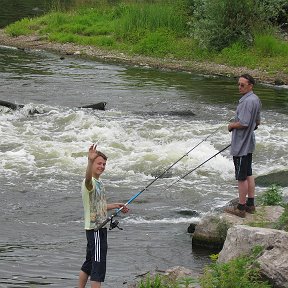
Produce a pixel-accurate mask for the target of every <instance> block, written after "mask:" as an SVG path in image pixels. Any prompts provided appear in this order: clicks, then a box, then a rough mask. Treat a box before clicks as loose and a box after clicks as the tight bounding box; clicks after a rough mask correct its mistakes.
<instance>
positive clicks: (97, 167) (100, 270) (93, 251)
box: [78, 145, 129, 288]
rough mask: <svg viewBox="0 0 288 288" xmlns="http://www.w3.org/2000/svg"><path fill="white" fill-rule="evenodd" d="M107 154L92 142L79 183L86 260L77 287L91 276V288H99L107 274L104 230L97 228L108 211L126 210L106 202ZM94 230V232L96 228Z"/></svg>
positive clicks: (105, 234)
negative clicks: (105, 174) (104, 174)
mask: <svg viewBox="0 0 288 288" xmlns="http://www.w3.org/2000/svg"><path fill="white" fill-rule="evenodd" d="M106 161H107V157H106V156H105V155H104V154H103V153H101V152H100V151H97V150H96V145H91V146H90V148H89V152H88V164H87V168H86V176H85V179H84V180H83V184H82V200H83V206H84V221H85V230H86V238H87V250H86V260H85V261H84V263H83V265H82V267H81V271H80V274H79V286H78V287H79V288H84V287H85V286H86V283H87V281H88V277H89V276H90V282H91V288H100V287H101V282H104V279H105V274H106V255H107V229H106V228H101V229H99V230H97V229H96V228H97V227H98V225H99V224H101V223H102V222H103V221H104V220H105V219H106V218H107V210H111V209H120V208H121V207H123V208H122V210H121V212H123V213H127V212H128V210H129V209H128V208H127V207H126V206H125V205H124V204H123V203H112V204H107V202H106V195H105V189H104V186H103V183H102V181H100V179H99V178H100V175H101V174H102V173H103V172H104V170H105V167H106ZM95 229H96V230H97V231H95Z"/></svg>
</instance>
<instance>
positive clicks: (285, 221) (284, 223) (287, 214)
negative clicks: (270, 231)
mask: <svg viewBox="0 0 288 288" xmlns="http://www.w3.org/2000/svg"><path fill="white" fill-rule="evenodd" d="M283 206H284V209H285V210H284V212H283V213H282V215H281V216H280V218H279V221H278V223H276V225H275V227H274V228H275V229H279V230H284V231H287V232H288V204H284V205H283Z"/></svg>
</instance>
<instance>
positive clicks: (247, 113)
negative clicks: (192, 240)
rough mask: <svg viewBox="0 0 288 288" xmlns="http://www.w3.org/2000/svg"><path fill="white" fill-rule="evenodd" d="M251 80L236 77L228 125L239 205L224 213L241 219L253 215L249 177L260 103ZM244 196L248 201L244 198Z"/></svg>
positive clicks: (250, 177)
mask: <svg viewBox="0 0 288 288" xmlns="http://www.w3.org/2000/svg"><path fill="white" fill-rule="evenodd" d="M254 85H255V80H254V79H253V77H252V76H251V75H249V74H243V75H241V76H240V77H239V80H238V87H239V93H240V95H241V96H242V97H241V98H240V100H239V104H238V106H237V109H236V116H235V120H234V122H232V123H230V124H229V125H228V131H229V132H232V141H231V150H230V153H231V155H232V156H233V162H234V166H235V178H236V180H238V193H239V203H238V205H237V207H235V206H232V207H227V208H226V209H225V211H226V212H228V213H231V214H234V215H237V216H239V217H242V218H244V217H245V216H246V212H248V213H254V212H255V203H254V198H255V181H254V177H253V176H252V153H253V152H254V150H255V134H254V130H255V129H257V128H258V125H260V109H261V101H260V99H259V98H258V97H257V96H256V95H255V94H254V92H253V87H254ZM247 196H248V199H246V197H247Z"/></svg>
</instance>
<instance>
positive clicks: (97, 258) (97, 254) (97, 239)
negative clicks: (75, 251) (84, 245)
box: [94, 231, 100, 262]
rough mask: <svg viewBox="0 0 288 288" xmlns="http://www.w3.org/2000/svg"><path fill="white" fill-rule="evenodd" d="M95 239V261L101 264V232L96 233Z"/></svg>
mask: <svg viewBox="0 0 288 288" xmlns="http://www.w3.org/2000/svg"><path fill="white" fill-rule="evenodd" d="M94 239H95V261H96V262H100V235H99V231H96V232H94Z"/></svg>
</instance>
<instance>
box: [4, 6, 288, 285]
mask: <svg viewBox="0 0 288 288" xmlns="http://www.w3.org/2000/svg"><path fill="white" fill-rule="evenodd" d="M14 2H15V1H14ZM16 2H17V1H16ZM22 2H23V1H22ZM9 3H10V2H9ZM40 3H41V1H40ZM2 4H3V3H2ZM39 5H40V4H39ZM2 6H3V5H2ZM5 7H6V6H5ZM38 7H39V6H38ZM30 8H31V7H30ZM9 11H11V9H10V10H9ZM33 11H36V10H33ZM13 15H14V14H13ZM235 84H236V81H235V80H233V79H223V78H217V77H208V76H203V75H196V74H189V73H176V72H163V71H162V72H160V71H155V70H152V69H148V68H147V69H140V68H137V67H126V66H123V65H111V64H110V65H109V64H105V63H100V62H94V61H87V60H80V59H75V58H69V57H67V58H66V59H62V60H61V59H60V57H59V55H56V54H50V53H46V52H43V51H21V50H17V49H12V48H8V47H1V48H0V95H1V97H0V100H5V101H10V102H13V103H18V104H25V107H24V108H23V109H21V110H18V111H10V110H9V109H8V108H5V107H0V137H1V138H0V139H1V140H0V163H1V166H0V184H1V186H0V187H1V188H0V194H1V202H0V209H1V222H0V231H1V234H0V287H42V286H49V287H59V288H63V287H76V285H77V276H78V271H79V268H80V266H81V264H82V261H83V257H84V255H85V242H86V240H85V233H84V229H83V210H82V202H81V195H80V183H81V181H82V179H83V177H84V173H85V168H86V163H87V157H86V156H87V149H88V146H89V145H90V143H92V142H98V145H99V149H101V150H102V151H103V152H104V153H106V154H107V155H108V157H109V159H108V164H107V169H106V171H105V173H104V175H103V181H104V183H105V184H106V190H107V194H108V198H109V199H108V200H109V202H111V201H123V202H125V201H127V200H128V199H129V198H130V197H131V196H133V195H134V194H135V193H137V192H138V191H140V190H142V189H143V188H144V187H145V186H146V185H148V184H149V183H151V181H153V179H155V175H159V173H161V172H162V171H164V170H165V169H166V168H167V167H169V166H170V165H171V164H172V163H173V162H175V161H176V160H177V159H179V158H180V157H181V156H182V155H184V154H185V153H186V152H187V151H189V150H190V149H191V148H193V147H195V146H197V145H198V144H199V143H201V144H200V145H199V146H198V147H197V148H195V149H194V150H193V151H192V152H191V153H189V155H188V156H187V157H185V158H184V159H183V160H182V161H180V162H179V163H177V164H176V165H175V166H174V167H173V168H172V169H171V171H170V172H171V175H169V177H167V178H163V179H159V180H157V181H156V182H155V183H154V184H153V185H151V187H149V189H148V190H146V191H144V192H143V193H142V194H141V195H140V196H139V197H138V198H137V199H136V200H135V201H133V202H132V203H131V205H130V209H131V210H130V213H129V214H128V215H125V216H121V217H119V218H120V219H119V220H120V225H121V227H122V228H123V229H124V230H123V231H120V230H117V229H115V230H112V231H109V234H108V241H109V251H108V271H107V278H106V281H105V284H104V285H103V287H126V286H127V285H126V284H125V283H126V282H127V281H128V282H132V281H134V280H135V277H136V276H137V275H138V274H141V273H144V272H147V271H153V270H155V269H157V268H158V269H160V270H164V269H167V268H170V267H172V266H178V265H180V266H185V267H187V268H191V269H192V270H194V271H200V270H201V269H202V267H203V265H204V264H205V263H209V257H208V255H209V251H200V250H195V249H193V250H192V245H191V237H190V235H189V234H188V233H186V231H187V228H188V226H189V224H190V223H192V222H193V223H195V222H197V221H199V219H200V218H201V217H202V215H204V214H205V213H207V212H209V211H211V210H213V209H214V208H216V207H219V206H222V205H223V204H224V203H225V202H226V201H228V200H230V199H232V198H234V197H236V195H237V188H236V183H235V180H234V178H233V165H232V161H231V157H230V155H229V151H228V150H225V151H224V152H223V153H221V154H220V155H218V156H217V157H215V158H213V159H212V160H210V161H209V162H207V163H206V164H205V165H203V166H202V167H200V168H199V169H197V170H196V171H194V172H193V173H191V174H189V175H188V176H187V177H186V178H185V179H183V180H181V181H179V182H177V183H176V184H173V183H175V182H176V181H177V180H178V179H179V178H178V177H179V176H181V175H183V174H185V173H187V172H188V171H190V170H192V169H194V168H195V167H197V166H198V165H199V164H201V163H203V162H204V161H205V160H206V159H208V158H209V157H211V156H212V155H214V154H216V153H217V152H218V151H219V150H220V149H222V148H223V147H225V146H226V145H227V144H229V142H230V134H229V133H228V131H227V122H228V120H229V119H230V118H231V117H232V116H233V115H234V109H235V107H236V104H237V100H238V99H239V95H238V94H237V87H236V85H235ZM255 92H256V93H257V94H258V95H259V96H260V98H261V100H262V103H263V112H262V124H261V126H260V127H259V129H258V130H257V131H256V134H257V135H256V137H257V148H256V153H255V157H254V168H255V169H254V173H255V175H256V176H257V175H263V174H265V173H268V172H272V171H277V170H281V169H284V168H286V167H287V148H288V138H287V136H288V128H287V124H286V123H287V114H288V109H287V100H288V91H287V90H286V89H284V88H283V87H278V88H277V89H276V88H273V87H268V86H263V85H258V86H256V89H255ZM100 101H106V102H107V103H108V104H107V110H106V111H97V110H94V111H93V110H90V109H80V108H77V107H79V106H82V105H87V104H92V103H97V102H100ZM34 108H36V109H37V110H38V111H40V112H41V113H40V114H35V115H30V114H29V111H30V110H31V109H34ZM208 136H210V137H208ZM207 137H208V139H207V140H206V141H203V140H204V139H206V138H207ZM172 184H173V185H172ZM171 185H172V186H171ZM256 190H257V193H260V192H261V191H262V190H263V188H260V187H256ZM284 192H285V193H287V190H285V191H284Z"/></svg>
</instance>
